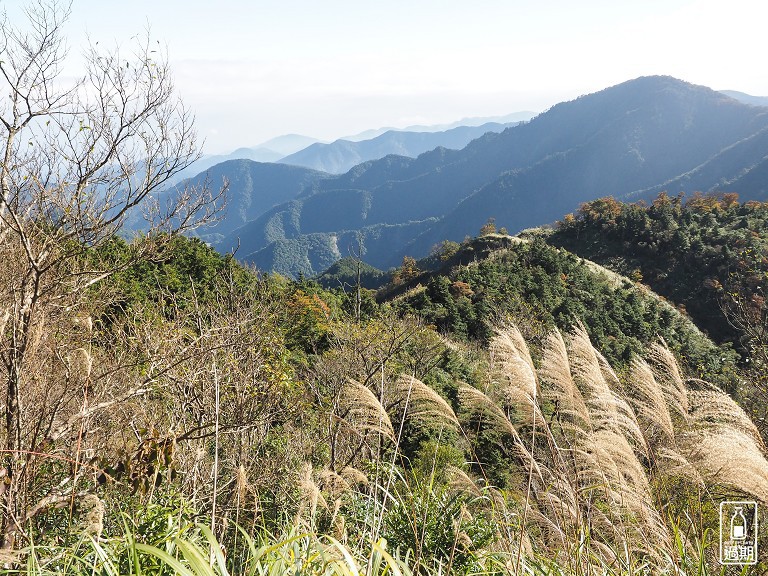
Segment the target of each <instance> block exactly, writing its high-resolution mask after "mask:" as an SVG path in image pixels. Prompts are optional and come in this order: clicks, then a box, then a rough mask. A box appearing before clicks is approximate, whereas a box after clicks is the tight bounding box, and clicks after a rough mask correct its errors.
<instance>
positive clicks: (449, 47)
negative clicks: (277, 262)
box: [3, 0, 768, 154]
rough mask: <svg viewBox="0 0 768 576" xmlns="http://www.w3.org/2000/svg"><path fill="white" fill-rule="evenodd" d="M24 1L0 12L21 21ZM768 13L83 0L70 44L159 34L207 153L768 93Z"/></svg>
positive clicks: (651, 4) (673, 4)
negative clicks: (628, 88)
mask: <svg viewBox="0 0 768 576" xmlns="http://www.w3.org/2000/svg"><path fill="white" fill-rule="evenodd" d="M21 5H22V3H17V2H6V3H4V4H3V7H4V8H5V9H6V10H7V11H8V13H9V17H10V18H12V19H13V17H14V14H16V15H18V9H19V7H20V6H21ZM766 16H768V4H766V3H761V2H757V1H748V0H735V1H734V2H730V3H728V4H727V5H725V4H724V3H722V2H720V1H715V0H646V1H643V2H631V3H615V2H608V1H607V0H589V1H586V2H582V3H579V4H574V3H570V2H566V1H565V0H553V1H550V2H546V3H535V4H534V3H532V2H525V1H522V0H517V1H515V0H513V1H502V0H488V1H485V2H482V3H478V4H465V3H461V2H453V1H449V2H445V1H438V0H425V1H424V2H420V3H418V4H416V5H411V4H408V3H406V2H405V0H393V1H392V2H390V3H387V4H373V3H367V2H359V3H349V2H344V1H342V0H328V1H327V2H324V3H322V4H319V3H313V2H309V1H308V0H286V1H284V2H281V3H280V4H279V5H278V4H277V3H274V4H271V3H266V2H255V3H252V2H245V1H244V0H222V1H221V2H219V3H217V4H216V6H215V7H212V5H211V4H209V3H207V2H202V1H201V0H188V1H187V2H184V3H181V2H179V1H177V0H166V1H165V2H162V3H160V2H152V1H150V0H134V2H132V3H131V7H130V11H127V10H120V11H117V10H115V8H114V5H111V4H109V3H105V2H97V1H96V0H75V1H74V3H73V7H72V15H71V18H70V20H69V22H68V24H67V26H66V33H67V36H68V43H69V46H70V49H71V53H72V55H73V56H76V55H77V54H78V53H80V51H81V49H82V47H83V46H84V44H85V43H86V42H87V39H88V38H90V39H91V41H92V42H97V41H98V42H102V43H106V44H110V45H111V44H114V43H115V42H119V43H121V44H124V45H127V44H128V43H129V40H130V38H131V37H133V36H135V35H137V34H141V33H142V32H144V31H146V30H147V29H149V30H150V36H151V38H152V39H153V40H157V41H159V42H160V43H161V45H164V46H167V49H168V54H169V59H170V63H171V67H172V69H173V72H174V76H175V79H176V85H177V89H178V92H179V95H180V96H181V98H182V99H183V100H184V102H185V103H186V104H187V105H188V106H189V107H190V108H191V109H192V110H193V111H194V113H195V115H196V119H197V127H198V132H199V134H200V137H201V140H205V142H206V146H205V150H204V152H205V153H207V154H221V153H229V152H231V151H233V150H235V149H237V148H240V147H252V146H255V145H258V144H259V143H262V142H265V141H267V140H269V139H271V138H274V137H276V136H279V135H283V134H302V135H306V136H311V137H313V138H317V139H320V140H325V141H331V140H334V139H336V138H339V137H343V136H347V135H352V134H357V133H359V132H362V131H365V130H370V129H376V128H381V127H394V128H404V127H406V126H410V125H414V124H422V125H433V124H446V123H451V122H455V121H457V120H459V119H461V118H466V117H487V116H504V115H507V114H510V113H513V112H518V111H523V110H531V111H534V112H542V111H544V110H546V109H547V108H549V107H551V106H553V105H554V104H557V103H558V102H561V101H564V100H572V99H574V98H576V97H578V96H581V95H583V94H588V93H592V92H596V91H598V90H601V89H603V88H606V87H608V86H612V85H615V84H619V83H621V82H624V81H626V80H630V79H632V78H636V77H638V76H648V75H670V76H674V77H676V78H679V79H681V80H685V81H687V82H691V83H694V84H701V85H705V86H709V87H711V88H713V89H716V90H737V91H741V92H745V93H748V94H751V95H755V96H762V95H768V71H766V70H765V68H764V67H763V66H761V61H760V60H761V55H762V54H763V53H764V41H763V38H764V35H763V31H762V26H763V25H762V22H764V21H765V19H766V18H765V17H766ZM73 69H75V68H73Z"/></svg>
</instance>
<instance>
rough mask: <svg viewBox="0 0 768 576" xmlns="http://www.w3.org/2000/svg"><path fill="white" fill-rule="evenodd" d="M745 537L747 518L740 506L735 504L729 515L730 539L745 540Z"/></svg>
mask: <svg viewBox="0 0 768 576" xmlns="http://www.w3.org/2000/svg"><path fill="white" fill-rule="evenodd" d="M746 538H747V519H746V518H745V517H744V512H742V511H741V506H737V507H736V509H735V510H734V511H733V516H731V540H746Z"/></svg>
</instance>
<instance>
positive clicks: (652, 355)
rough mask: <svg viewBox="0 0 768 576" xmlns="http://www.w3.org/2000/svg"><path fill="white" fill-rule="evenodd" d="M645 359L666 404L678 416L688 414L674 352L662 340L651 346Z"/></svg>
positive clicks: (684, 392) (684, 391)
mask: <svg viewBox="0 0 768 576" xmlns="http://www.w3.org/2000/svg"><path fill="white" fill-rule="evenodd" d="M646 361H647V362H648V364H649V365H650V367H651V370H652V371H653V376H654V378H655V379H656V381H657V382H658V383H659V384H660V385H661V388H662V390H663V391H664V397H665V398H666V399H667V405H668V406H669V408H670V410H672V411H673V412H674V413H675V414H677V415H678V416H681V417H682V418H684V419H685V418H687V416H688V395H687V390H686V387H685V382H684V381H683V377H682V374H681V373H680V367H679V366H678V364H677V360H675V356H674V354H672V352H671V351H670V350H669V348H667V345H666V343H665V342H664V341H663V340H662V341H661V342H657V343H655V344H653V345H652V346H651V349H650V352H649V353H648V355H647V356H646Z"/></svg>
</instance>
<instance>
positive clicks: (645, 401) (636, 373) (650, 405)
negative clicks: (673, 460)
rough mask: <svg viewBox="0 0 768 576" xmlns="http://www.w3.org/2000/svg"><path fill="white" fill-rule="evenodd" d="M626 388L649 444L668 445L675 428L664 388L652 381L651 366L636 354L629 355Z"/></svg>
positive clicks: (672, 440) (654, 380)
mask: <svg viewBox="0 0 768 576" xmlns="http://www.w3.org/2000/svg"><path fill="white" fill-rule="evenodd" d="M627 390H628V394H627V395H628V397H629V403H630V405H631V406H632V408H633V409H634V411H635V414H637V419H638V421H639V422H640V423H641V427H642V429H643V433H644V435H645V437H646V439H648V440H649V441H650V442H651V443H653V444H658V443H663V444H664V445H671V444H672V443H673V442H674V438H675V428H674V424H673V422H672V416H671V414H670V412H669V407H668V405H667V399H666V396H665V394H664V390H663V389H662V387H661V385H660V384H659V383H658V382H657V381H656V378H655V377H654V375H653V371H652V370H651V367H650V366H649V365H648V363H647V362H645V361H644V360H641V359H640V358H633V359H632V362H631V363H630V369H629V385H628V386H627Z"/></svg>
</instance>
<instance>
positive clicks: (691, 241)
mask: <svg viewBox="0 0 768 576" xmlns="http://www.w3.org/2000/svg"><path fill="white" fill-rule="evenodd" d="M766 231H768V205H766V204H765V203H760V202H754V201H751V202H746V203H739V201H738V196H737V195H736V194H721V195H709V196H702V195H694V196H692V197H690V198H689V199H687V200H686V199H685V198H684V197H683V196H677V197H675V198H671V197H669V196H668V195H667V194H661V195H659V196H658V197H657V198H656V199H655V200H654V201H653V202H652V203H651V204H648V205H646V204H644V203H639V204H638V203H634V204H626V203H620V202H617V201H615V200H614V199H612V198H603V199H600V200H595V201H593V202H589V203H587V204H585V205H584V206H582V207H581V209H580V210H579V211H578V212H577V213H576V214H575V215H569V216H567V217H566V218H565V219H564V220H562V221H560V222H559V224H558V226H557V229H556V230H555V231H554V232H553V233H552V234H551V235H549V236H548V237H547V241H548V242H551V243H552V244H555V245H558V246H563V247H565V248H567V249H568V250H570V251H572V252H574V253H576V254H579V255H581V256H583V257H585V258H589V259H591V260H594V261H596V262H599V263H601V264H603V265H605V266H607V267H609V268H611V269H613V270H616V271H618V272H620V273H622V274H626V275H628V276H631V277H632V278H634V279H635V280H637V281H642V282H643V283H645V284H647V285H648V286H649V287H650V288H651V289H653V290H654V291H655V292H657V293H659V294H661V295H662V296H664V297H665V298H667V299H669V300H670V301H671V302H673V303H674V304H675V305H676V306H678V307H679V308H680V309H683V310H685V311H687V313H688V314H689V315H690V316H691V318H692V319H693V320H694V321H695V322H696V324H697V325H698V326H700V327H701V328H702V329H703V330H704V331H705V332H706V333H707V334H708V335H709V336H710V337H711V338H712V339H713V340H714V341H715V342H718V343H720V344H724V343H728V344H731V345H733V346H734V348H735V349H736V350H737V351H738V352H739V353H740V354H741V356H742V366H743V368H744V369H745V370H747V372H748V373H749V378H748V380H747V382H746V383H745V384H744V390H743V391H742V392H741V394H740V397H741V398H742V399H743V400H744V401H745V402H748V403H749V404H750V405H751V407H752V409H753V410H754V411H755V412H754V414H755V417H756V418H757V420H758V421H759V422H764V417H765V414H766V412H765V400H766V396H765V389H766V388H765V384H766V366H768V363H767V362H766V361H767V360H768V336H767V335H768V330H767V329H768V307H767V306H766V303H765V294H766V292H765V290H766V285H767V284H766V279H768V243H767V241H766ZM734 392H735V391H734Z"/></svg>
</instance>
